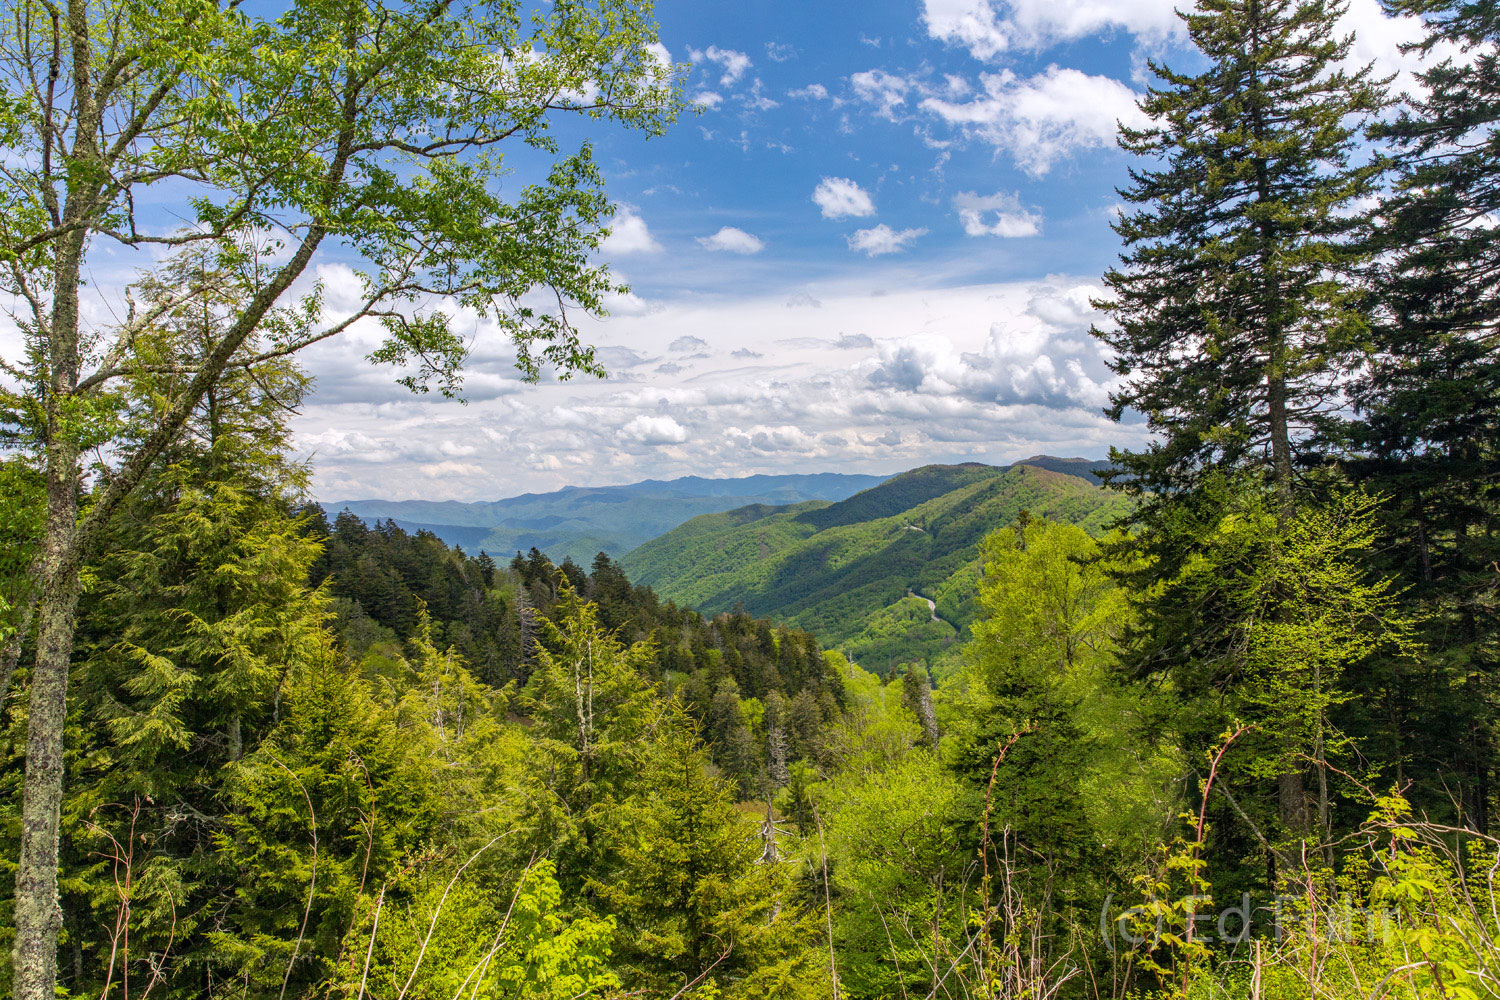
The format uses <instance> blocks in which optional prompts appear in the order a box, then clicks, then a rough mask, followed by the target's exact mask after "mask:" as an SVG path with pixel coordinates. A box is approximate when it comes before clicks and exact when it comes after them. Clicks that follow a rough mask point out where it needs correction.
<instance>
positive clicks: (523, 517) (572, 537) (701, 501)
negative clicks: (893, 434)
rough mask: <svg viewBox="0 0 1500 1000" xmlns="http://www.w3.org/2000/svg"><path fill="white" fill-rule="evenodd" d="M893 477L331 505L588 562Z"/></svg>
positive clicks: (688, 483)
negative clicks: (680, 531)
mask: <svg viewBox="0 0 1500 1000" xmlns="http://www.w3.org/2000/svg"><path fill="white" fill-rule="evenodd" d="M886 478H887V477H885V476H865V475H847V474H843V473H833V472H821V473H813V474H808V475H784V476H772V475H756V476H745V477H742V478H739V479H709V478H705V477H702V476H685V477H683V478H681V479H673V480H659V479H647V480H644V481H642V482H638V483H628V484H625V485H621V486H568V487H564V488H563V489H560V490H555V491H553V492H551V493H524V494H521V495H520V496H514V497H507V498H505V499H502V500H491V501H479V502H474V503H464V502H462V501H457V500H340V501H335V502H332V503H324V504H323V505H322V506H323V508H324V510H326V511H327V512H328V514H329V516H330V517H333V516H337V515H338V513H339V512H340V511H343V510H348V511H349V512H350V513H352V514H354V515H356V516H358V517H360V518H362V519H364V520H365V521H366V522H371V523H373V522H375V521H384V520H387V519H389V520H393V521H395V522H396V523H397V524H399V525H400V526H401V527H402V528H404V529H406V530H408V531H417V530H426V531H430V532H432V533H433V534H435V535H437V536H438V537H439V538H441V539H442V540H443V541H445V542H447V543H448V544H450V545H459V546H462V547H463V548H464V549H465V550H467V551H469V552H475V551H478V550H480V549H484V550H485V551H488V552H489V553H491V554H492V555H495V556H509V555H511V554H513V553H515V552H516V551H521V552H526V551H529V550H530V549H532V548H537V549H540V550H541V551H542V552H544V553H546V554H547V555H548V556H549V557H550V558H552V559H553V560H554V561H556V562H559V563H560V562H562V560H563V559H565V558H571V559H573V561H575V562H578V563H581V564H583V565H585V566H586V565H588V564H589V563H590V562H591V561H592V560H593V558H594V556H595V555H596V554H597V553H599V552H605V553H608V554H609V555H610V556H611V557H619V556H622V555H624V554H625V553H626V552H629V551H630V550H632V549H634V548H636V547H638V546H640V545H641V544H643V543H645V542H647V541H649V540H651V539H652V538H655V537H656V536H657V535H660V534H662V533H664V532H667V531H670V530H671V529H673V528H675V527H676V526H677V525H679V524H681V523H683V522H684V521H687V520H689V519H691V518H694V517H697V516H699V515H701V514H711V513H718V512H720V511H724V510H730V509H733V508H736V507H742V506H746V505H753V504H761V505H765V506H767V507H782V506H785V505H787V504H797V503H802V502H806V501H811V500H817V501H840V500H843V499H845V498H847V497H850V496H853V495H854V494H856V493H859V492H860V491H862V490H866V489H868V488H870V487H872V486H877V485H879V484H880V483H882V482H884V481H885V479H886Z"/></svg>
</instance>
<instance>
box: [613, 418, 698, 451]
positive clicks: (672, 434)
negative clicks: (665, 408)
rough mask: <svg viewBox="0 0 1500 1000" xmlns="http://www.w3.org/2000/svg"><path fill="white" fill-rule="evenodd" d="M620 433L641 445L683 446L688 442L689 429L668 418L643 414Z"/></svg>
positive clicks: (621, 429)
mask: <svg viewBox="0 0 1500 1000" xmlns="http://www.w3.org/2000/svg"><path fill="white" fill-rule="evenodd" d="M620 433H621V434H622V435H624V437H625V438H627V439H628V440H631V441H635V442H638V443H640V444H647V445H663V444H681V443H682V442H684V441H686V440H687V429H686V428H685V427H683V426H682V425H681V424H679V423H678V422H677V421H676V420H674V419H672V418H671V417H668V416H650V415H648V414H645V413H642V414H640V415H639V416H637V417H634V418H632V419H631V420H630V421H629V422H628V423H626V424H625V426H624V427H622V428H620Z"/></svg>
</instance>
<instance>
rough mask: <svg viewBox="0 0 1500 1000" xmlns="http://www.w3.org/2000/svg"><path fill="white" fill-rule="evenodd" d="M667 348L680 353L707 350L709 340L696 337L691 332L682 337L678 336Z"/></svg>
mask: <svg viewBox="0 0 1500 1000" xmlns="http://www.w3.org/2000/svg"><path fill="white" fill-rule="evenodd" d="M667 350H669V351H676V352H678V353H679V354H686V353H689V352H697V351H706V350H708V341H706V340H704V339H703V338H702V337H695V336H693V335H692V334H690V333H685V334H683V335H682V336H681V337H678V338H677V339H676V340H674V341H672V342H671V343H670V344H668V345H667Z"/></svg>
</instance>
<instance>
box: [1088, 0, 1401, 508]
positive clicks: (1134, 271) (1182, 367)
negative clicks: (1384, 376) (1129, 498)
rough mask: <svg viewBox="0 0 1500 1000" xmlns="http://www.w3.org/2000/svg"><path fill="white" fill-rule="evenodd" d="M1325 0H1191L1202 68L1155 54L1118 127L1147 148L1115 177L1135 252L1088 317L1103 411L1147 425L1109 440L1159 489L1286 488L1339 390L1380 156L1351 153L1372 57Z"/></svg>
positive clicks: (1287, 501) (1125, 234) (1357, 324)
mask: <svg viewBox="0 0 1500 1000" xmlns="http://www.w3.org/2000/svg"><path fill="white" fill-rule="evenodd" d="M1342 11H1343V5H1342V4H1339V3H1337V2H1332V0H1202V2H1200V3H1199V4H1198V5H1197V7H1196V8H1195V9H1194V10H1192V11H1191V12H1186V13H1183V14H1182V15H1181V16H1182V18H1183V20H1184V21H1185V23H1186V26H1187V31H1188V35H1189V37H1190V38H1191V39H1192V41H1193V43H1194V45H1196V46H1197V48H1198V50H1199V51H1200V52H1201V54H1202V56H1203V57H1204V58H1205V59H1206V60H1207V61H1208V63H1209V66H1208V68H1207V69H1205V70H1204V71H1203V72H1201V73H1197V74H1184V73H1180V72H1176V71H1173V70H1172V69H1169V68H1167V67H1166V66H1162V65H1159V64H1156V63H1153V64H1152V66H1151V68H1152V70H1153V71H1154V72H1155V73H1156V75H1157V77H1158V78H1159V81H1160V82H1159V83H1158V85H1157V86H1155V87H1153V88H1152V89H1151V91H1150V92H1149V94H1148V95H1147V96H1146V98H1145V99H1144V100H1143V101H1142V102H1141V110H1142V111H1143V112H1144V113H1145V114H1146V115H1147V116H1148V117H1149V118H1150V119H1151V124H1150V125H1149V126H1146V127H1144V128H1138V129H1137V128H1126V129H1124V130H1123V131H1122V133H1121V140H1120V142H1121V145H1122V146H1123V148H1124V149H1126V150H1127V151H1128V152H1131V153H1133V154H1135V155H1136V156H1139V157H1142V158H1143V159H1146V160H1147V161H1148V165H1145V166H1138V167H1135V168H1133V169H1132V171H1131V180H1132V183H1131V184H1130V186H1129V187H1128V188H1126V189H1124V190H1122V192H1121V194H1122V196H1123V197H1124V198H1125V200H1126V201H1127V202H1129V203H1130V204H1131V205H1132V206H1136V207H1135V208H1134V209H1133V210H1132V211H1128V212H1126V213H1124V214H1122V216H1121V218H1120V219H1119V221H1118V222H1117V223H1116V224H1115V230H1116V232H1118V233H1119V234H1120V236H1121V238H1122V239H1123V240H1124V241H1125V243H1126V245H1127V247H1128V250H1127V253H1126V254H1125V255H1124V257H1123V258H1122V260H1123V266H1121V267H1118V268H1115V269H1113V270H1111V271H1110V272H1109V273H1108V274H1107V275H1106V277H1105V282H1106V284H1107V285H1108V286H1109V289H1110V292H1111V293H1112V294H1111V297H1110V298H1109V299H1108V300H1106V301H1103V302H1101V303H1100V305H1101V307H1102V308H1103V309H1105V310H1106V311H1107V312H1108V313H1109V314H1110V316H1111V317H1112V319H1113V320H1114V321H1115V325H1112V326H1108V327H1101V328H1098V329H1096V330H1095V331H1094V334H1095V336H1096V337H1098V338H1099V339H1100V340H1102V341H1103V342H1104V343H1105V344H1106V345H1108V346H1109V348H1110V349H1111V350H1112V351H1113V352H1114V354H1115V359H1114V361H1113V362H1112V367H1113V368H1114V370H1115V371H1116V372H1117V373H1119V374H1120V375H1121V376H1122V377H1123V379H1124V381H1123V385H1122V387H1121V388H1120V389H1119V390H1118V391H1117V392H1116V393H1115V394H1114V395H1113V396H1112V397H1111V403H1112V405H1111V408H1110V410H1109V413H1110V416H1111V417H1113V418H1114V419H1116V420H1119V419H1122V418H1123V417H1124V416H1125V415H1126V413H1127V412H1132V411H1133V412H1138V413H1141V414H1143V415H1144V416H1145V417H1146V419H1147V422H1148V424H1149V426H1150V427H1151V429H1152V430H1153V431H1154V432H1155V433H1156V434H1157V435H1158V437H1159V441H1158V442H1157V443H1154V444H1152V445H1151V446H1149V447H1147V448H1146V449H1145V450H1143V451H1140V452H1117V453H1116V454H1115V456H1114V458H1115V462H1116V465H1117V467H1118V469H1119V470H1120V471H1121V472H1123V473H1124V474H1126V475H1127V476H1128V480H1127V482H1128V484H1129V486H1130V487H1131V488H1132V489H1134V490H1136V491H1138V492H1146V493H1148V494H1150V495H1152V496H1154V497H1156V498H1157V499H1156V500H1155V501H1148V502H1147V504H1146V505H1145V508H1144V511H1143V516H1149V514H1150V512H1151V511H1152V510H1153V509H1154V507H1155V505H1156V503H1161V502H1166V501H1165V500H1163V499H1161V498H1162V497H1164V496H1166V495H1167V494H1168V493H1169V492H1175V491H1180V490H1182V489H1186V488H1191V487H1192V486H1194V485H1195V484H1196V483H1197V482H1198V481H1199V480H1200V478H1201V477H1202V475H1203V473H1204V471H1205V470H1207V469H1211V468H1216V467H1218V468H1223V467H1251V468H1257V469H1262V470H1264V471H1265V472H1266V473H1267V475H1268V477H1269V479H1270V481H1271V482H1273V483H1274V484H1275V487H1276V489H1277V491H1278V494H1279V496H1280V497H1281V502H1282V506H1283V507H1284V508H1287V509H1289V508H1290V506H1291V505H1292V503H1293V501H1294V498H1295V494H1296V480H1295V476H1296V472H1295V467H1296V465H1297V464H1298V461H1299V459H1301V458H1302V457H1303V456H1302V455H1301V454H1300V452H1301V450H1302V448H1303V441H1304V439H1305V437H1306V435H1307V432H1308V429H1309V427H1310V425H1311V421H1312V420H1313V418H1314V417H1315V416H1316V415H1317V414H1318V413H1320V412H1323V411H1324V410H1325V409H1326V408H1328V407H1329V406H1331V405H1335V404H1336V403H1337V395H1336V392H1335V386H1336V383H1337V381H1338V376H1339V374H1340V372H1341V369H1342V366H1343V364H1344V360H1345V359H1346V358H1347V356H1348V355H1349V353H1350V352H1351V351H1352V350H1353V349H1354V348H1355V347H1357V346H1358V345H1359V344H1360V343H1361V338H1362V337H1363V334H1364V330H1365V326H1366V323H1365V318H1364V313H1363V311H1362V299H1361V296H1360V295H1359V293H1358V289H1357V288H1356V287H1355V286H1353V285H1351V284H1350V283H1348V282H1346V281H1344V280H1341V279H1342V278H1343V277H1345V276H1347V275H1349V274H1350V273H1352V272H1353V271H1354V270H1355V269H1356V268H1357V267H1358V266H1359V265H1360V264H1361V263H1362V262H1363V261H1364V259H1365V255H1366V254H1367V253H1368V252H1369V251H1368V249H1367V248H1366V247H1365V246H1364V245H1363V244H1362V243H1361V242H1360V241H1359V240H1357V239H1355V236H1356V233H1357V231H1358V229H1359V228H1360V222H1359V219H1358V214H1357V212H1356V209H1357V208H1358V206H1359V205H1360V203H1361V200H1362V199H1365V198H1368V197H1370V196H1371V195H1372V194H1374V192H1375V191H1376V187H1377V182H1378V177H1379V172H1380V166H1379V164H1378V163H1374V162H1370V163H1355V162H1353V160H1354V157H1355V154H1356V152H1357V146H1358V143H1359V131H1358V129H1359V126H1360V122H1361V121H1362V120H1365V119H1367V118H1369V117H1370V116H1371V115H1373V114H1374V113H1376V112H1378V111H1379V110H1380V109H1381V108H1383V107H1384V106H1385V105H1386V103H1387V101H1386V97H1385V94H1384V88H1383V86H1382V82H1381V81H1378V80H1375V79H1373V78H1372V76H1371V71H1370V69H1369V68H1365V69H1362V70H1358V71H1354V72H1350V71H1348V70H1345V69H1343V68H1341V64H1342V63H1343V61H1344V59H1345V58H1346V57H1347V55H1348V53H1349V48H1350V41H1351V40H1350V39H1349V38H1340V37H1338V36H1337V35H1336V34H1335V32H1336V30H1337V27H1336V26H1337V21H1338V19H1339V16H1340V14H1341V13H1342Z"/></svg>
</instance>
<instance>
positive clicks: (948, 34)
mask: <svg viewBox="0 0 1500 1000" xmlns="http://www.w3.org/2000/svg"><path fill="white" fill-rule="evenodd" d="M922 7H923V10H922V21H923V23H924V24H926V25H927V34H928V35H930V36H931V37H933V38H936V39H938V40H939V41H944V42H948V43H950V44H954V45H960V46H962V47H963V48H966V49H968V50H969V52H970V53H971V54H972V55H973V56H974V58H976V59H993V58H994V57H995V56H998V55H999V54H1000V53H1002V52H1004V51H1005V50H1006V49H1008V48H1010V33H1009V32H1008V31H1007V29H1006V26H1005V24H1004V21H1003V20H1002V19H1001V17H1000V15H999V13H998V12H997V11H996V8H995V6H994V5H993V4H991V3H990V2H989V0H925V2H924V3H923V5H922Z"/></svg>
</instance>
